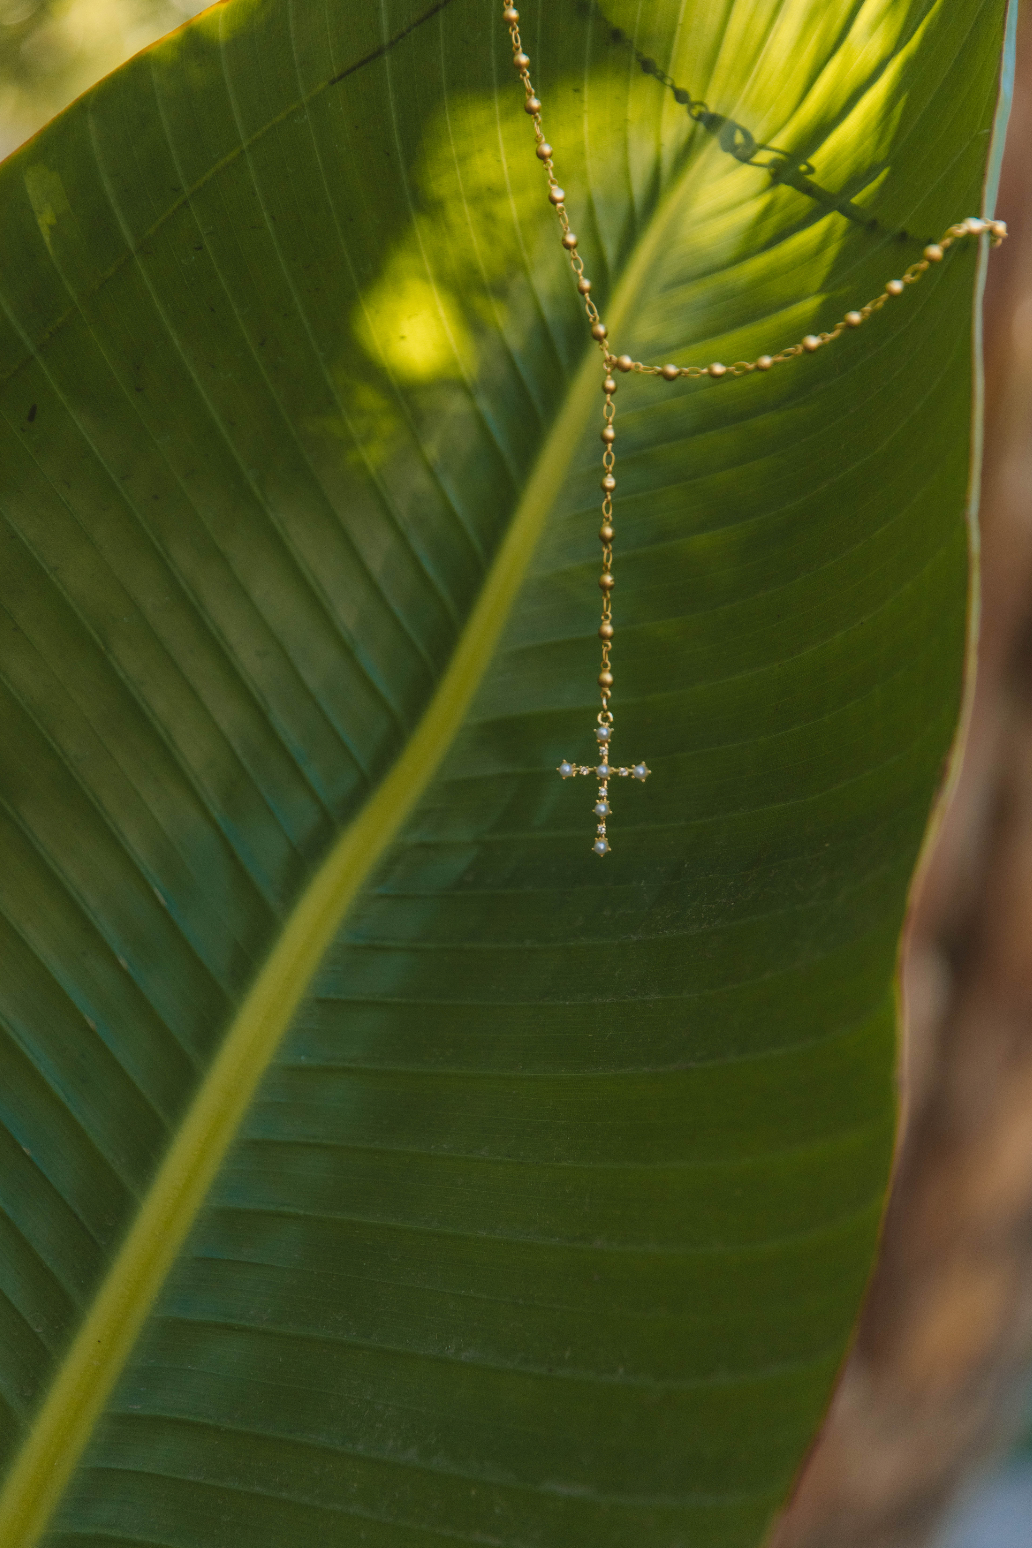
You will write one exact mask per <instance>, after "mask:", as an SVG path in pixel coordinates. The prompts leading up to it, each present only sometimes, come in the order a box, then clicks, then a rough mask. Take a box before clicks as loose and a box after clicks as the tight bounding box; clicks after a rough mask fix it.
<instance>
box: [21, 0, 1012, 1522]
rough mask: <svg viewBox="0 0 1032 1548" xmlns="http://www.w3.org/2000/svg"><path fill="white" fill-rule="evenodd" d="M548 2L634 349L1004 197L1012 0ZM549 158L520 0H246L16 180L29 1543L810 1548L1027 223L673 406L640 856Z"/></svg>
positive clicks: (633, 438)
mask: <svg viewBox="0 0 1032 1548" xmlns="http://www.w3.org/2000/svg"><path fill="white" fill-rule="evenodd" d="M523 9H524V16H523V20H522V23H521V25H522V34H523V40H524V44H525V46H526V48H527V50H528V52H529V54H530V56H531V59H532V69H533V75H534V81H535V85H536V86H537V88H538V90H539V92H540V95H541V98H542V101H543V103H544V123H545V129H546V132H547V134H548V136H549V139H550V141H551V143H552V145H553V147H554V155H555V163H556V166H557V169H558V172H559V176H560V178H561V180H562V182H563V186H564V187H565V190H566V195H567V207H568V209H569V211H570V218H571V221H572V223H573V226H574V229H575V231H576V232H577V234H578V237H579V243H580V247H579V251H580V253H581V255H582V256H583V260H584V264H585V267H586V270H587V272H588V273H589V274H590V275H591V277H592V280H593V284H594V289H593V291H592V295H593V297H594V298H595V299H596V301H597V303H598V306H599V308H600V310H601V312H602V313H603V315H604V317H605V319H606V321H607V323H608V325H609V329H610V342H611V344H612V345H613V347H614V350H617V351H620V350H624V349H626V350H627V351H629V352H630V353H631V354H632V355H634V356H636V357H637V358H640V359H643V360H646V361H651V362H655V363H662V362H663V361H667V360H669V361H673V362H675V363H680V364H685V363H701V364H703V365H705V364H707V363H708V362H710V361H713V360H720V361H723V362H729V363H730V362H734V361H736V360H739V359H745V360H751V359H753V358H755V356H756V355H757V354H759V353H761V352H764V351H765V352H768V353H772V354H773V353H776V352H778V351H780V350H782V349H784V348H785V347H786V346H788V345H791V344H793V343H794V342H796V341H797V340H798V339H799V338H801V336H802V335H804V334H806V333H810V332H816V333H820V332H821V331H828V330H830V329H831V328H832V327H833V325H834V324H835V322H836V321H837V320H838V319H839V318H840V317H841V316H842V315H843V314H844V312H845V311H846V310H847V309H849V308H855V307H858V306H860V305H861V304H863V303H864V302H866V301H867V300H868V299H870V298H871V297H873V296H876V295H878V294H880V293H881V291H882V287H883V285H884V283H885V281H886V280H887V279H888V278H890V277H892V276H893V275H896V274H898V273H900V272H901V271H903V270H904V269H905V268H906V267H907V266H908V265H909V264H910V263H911V262H913V261H914V260H915V259H916V258H919V257H920V254H921V250H922V248H923V246H924V245H925V244H927V243H928V242H929V241H931V240H932V239H934V238H935V237H936V236H937V235H938V234H939V233H940V232H941V231H942V230H943V229H944V227H945V226H947V225H948V224H949V223H950V222H952V221H955V220H958V219H960V218H962V217H965V216H970V215H973V214H977V213H979V212H980V211H981V210H982V209H983V208H989V207H991V202H992V196H993V180H994V176H995V173H994V166H995V161H994V160H993V159H992V157H991V156H990V135H991V131H992V127H993V123H994V115H996V116H997V118H999V117H1000V109H999V107H998V103H999V102H1000V101H1001V100H1003V98H1005V95H1006V93H1005V91H1004V93H1003V96H1002V97H1001V63H1000V60H1001V46H1002V44H1003V41H1004V34H1005V28H1006V23H1005V15H1004V6H1003V3H1002V0H949V3H946V0H722V3H721V4H719V5H717V4H713V3H711V0H687V3H682V0H652V3H650V4H649V5H646V6H642V5H640V4H637V3H636V0H604V3H603V4H595V3H586V0H526V3H525V4H524V7H523ZM1003 73H1004V76H1005V74H1006V72H1005V71H1004V72H1003ZM1004 85H1005V81H1004ZM996 143H997V152H996V154H997V156H998V147H999V135H998V136H997V142H996ZM545 193H546V186H545V181H544V174H543V172H542V168H541V166H540V164H539V162H538V161H537V160H536V158H535V156H534V143H533V135H532V130H531V125H530V122H529V121H528V119H527V117H526V116H525V114H524V113H523V111H522V100H521V90H520V87H519V83H518V81H517V80H516V78H515V76H514V74H513V70H512V62H511V49H510V43H509V38H508V33H507V30H506V27H505V25H504V23H503V20H502V16H501V5H500V4H493V3H490V4H489V3H488V0H437V3H431V0H382V3H381V4H380V5H376V6H374V5H360V4H354V3H352V4H343V5H336V6H323V5H320V4H317V3H315V0H231V3H229V4H225V5H221V6H215V7H213V8H212V9H211V10H210V11H207V12H205V13H204V14H202V15H201V16H200V17H198V18H197V19H196V20H194V21H193V22H191V23H190V24H188V25H186V26H185V27H183V28H181V29H180V30H179V31H177V32H176V33H173V34H172V35H170V36H169V37H168V38H166V39H164V40H162V41H161V42H160V43H159V44H158V45H156V46H155V47H153V48H152V49H150V50H148V51H146V52H145V53H143V54H141V55H139V56H138V57H136V58H135V59H133V60H131V61H130V62H129V63H128V64H127V65H125V66H124V67H123V68H121V69H120V70H118V71H116V72H115V73H114V74H113V75H112V76H110V77H108V78H107V79H106V80H104V81H102V82H101V83H100V84H99V85H98V86H96V87H95V88H94V89H93V90H91V91H90V92H88V93H87V94H86V95H85V96H84V97H83V98H81V99H80V100H79V101H78V102H77V103H75V104H74V105H73V106H72V107H71V108H70V109H69V110H68V111H66V112H65V113H64V114H62V115H61V116H59V117H58V118H57V119H56V120H55V121H54V122H53V123H51V124H50V125H49V126H48V127H47V128H46V129H44V130H43V131H42V132H41V133H40V134H39V135H38V136H36V138H35V139H33V140H32V141H30V142H29V143H28V144H27V145H26V146H24V147H23V148H22V149H21V150H20V151H18V152H17V153H16V154H15V155H14V156H13V157H11V158H9V159H8V160H7V162H5V163H4V165H3V167H2V168H0V231H2V241H0V253H2V276H0V383H2V385H0V395H2V411H3V420H2V425H3V430H2V434H3V450H2V455H0V510H2V527H0V535H2V544H3V550H2V553H3V558H2V564H0V571H2V578H0V589H2V596H0V601H2V613H0V619H2V675H0V702H2V714H3V722H4V737H3V747H2V751H0V827H2V837H0V845H2V852H3V857H4V858H3V866H2V877H0V896H2V905H0V951H2V960H3V970H2V982H0V1065H2V1082H0V1086H2V1090H0V1102H2V1112H0V1120H2V1122H0V1147H2V1153H3V1164H2V1167H0V1190H2V1193H0V1326H2V1333H0V1436H2V1449H3V1455H4V1463H5V1467H6V1470H7V1471H6V1478H7V1482H6V1485H5V1489H4V1493H3V1495H2V1498H0V1541H2V1542H3V1544H4V1548H29V1545H30V1544H32V1543H34V1542H37V1541H43V1542H45V1543H47V1544H51V1545H58V1544H60V1545H61V1548H87V1545H90V1548H97V1545H100V1544H111V1543H118V1544H121V1545H123V1548H126V1545H128V1548H142V1545H144V1544H147V1545H167V1548H225V1545H229V1544H238V1543H246V1544H247V1545H248V1548H287V1545H290V1548H296V1545H302V1544H315V1543H319V1544H341V1545H343V1544H347V1545H352V1544H359V1543H361V1544H364V1545H368V1548H432V1545H435V1544H444V1543H459V1544H461V1543H467V1544H479V1545H499V1548H502V1545H504V1548H579V1545H584V1548H588V1545H590V1548H688V1545H692V1548H755V1545H757V1544H758V1543H759V1542H760V1541H761V1540H762V1538H763V1536H764V1534H765V1533H766V1532H767V1530H768V1528H769V1526H770V1523H771V1522H772V1521H773V1520H774V1519H775V1517H776V1515H777V1512H778V1510H779V1508H780V1506H781V1505H782V1503H783V1501H784V1499H785V1497H786V1494H787V1493H788V1491H789V1489H790V1487H791V1484H792V1480H793V1477H794V1476H795V1474H796V1471H797V1469H798V1468H799V1466H800V1463H801V1461H802V1459H803V1457H804V1455H805V1452H806V1449H807V1447H808V1446H809V1444H810V1443H811V1440H812V1438H813V1436H814V1434H815V1432H816V1430H817V1429H818V1427H819V1424H820V1422H821V1418H822V1415H823V1413H824V1412H825V1410H826V1407H827V1404H828V1401H829V1397H830V1394H831V1392H832V1389H833V1386H834V1382H835V1379H836V1374H837V1372H838V1370H839V1369H840V1366H841V1363H842V1361H843V1358H844V1356H845V1353H846V1351H847V1349H848V1346H849V1341H850V1338H851V1330H852V1329H853V1327H854V1325H855V1321H856V1317H857V1314H858V1308H859V1306H860V1304H861V1300H862V1296H863V1293H864V1287H865V1284H866V1281H867V1279H868V1276H869V1273H870V1270H871V1265H872V1262H873V1259H874V1256H875V1253H876V1250H877V1243H878V1234H879V1228H880V1222H881V1218H882V1214H883V1209H884V1203H885V1196H886V1190H887V1185H888V1179H889V1174H890V1169H891V1162H892V1155H893V1147H894V1136H895V1132H896V1121H897V1102H896V1090H895V1086H896V1078H895V1072H896V1033H897V1006H896V992H895V964H896V955H897V944H898V940H899V937H900V931H901V926H902V923H903V920H904V915H905V909H906V903H907V897H908V889H909V887H910V884H911V878H912V875H913V873H914V869H915V865H916V863H917V861H918V857H919V854H920V851H921V846H922V842H923V839H924V835H925V833H926V828H927V825H928V822H929V814H930V812H931V811H932V809H933V804H934V802H935V798H936V794H937V792H938V791H939V790H940V787H941V784H942V780H943V773H944V769H945V768H946V767H947V766H948V765H947V762H946V760H947V759H948V757H949V754H950V749H951V747H952V746H953V745H954V740H955V731H956V727H957V724H958V716H959V714H960V711H961V706H962V702H963V694H964V683H965V658H966V654H967V642H968V638H969V636H970V634H971V628H972V626H971V614H972V608H971V603H970V590H969V549H970V546H971V545H970V537H969V519H968V518H969V516H970V509H971V504H972V500H971V493H970V491H971V488H972V484H973V477H974V474H975V472H976V471H977V396H978V394H977V375H976V371H975V366H974V364H973V362H974V360H975V359H976V357H977V349H975V350H973V340H974V341H975V343H976V344H977V337H976V335H977V326H976V324H975V322H974V319H975V318H976V313H977V306H976V302H977V296H978V291H979V285H980V283H981V274H982V272H983V268H984V261H985V254H984V252H982V254H981V258H980V248H981V249H984V248H985V246H986V242H985V239H984V238H982V239H980V242H979V241H976V240H965V241H963V242H959V243H958V244H957V245H956V246H955V248H954V249H953V250H951V251H950V253H949V254H948V256H947V258H946V260H945V261H944V262H942V263H941V264H935V265H933V266H932V267H931V268H930V270H929V272H928V273H927V274H926V275H925V276H924V277H923V278H922V279H921V282H920V283H919V284H917V285H914V286H912V287H910V288H909V289H908V290H907V292H906V294H905V295H903V296H902V297H900V298H899V299H898V300H897V299H894V300H892V301H891V303H889V304H888V305H886V306H885V307H884V308H883V309H882V310H881V311H879V312H878V313H876V315H874V316H873V317H872V318H871V319H870V321H868V322H867V323H866V324H865V325H864V326H863V327H860V328H858V329H856V330H855V331H853V330H849V331H847V333H846V334H845V335H844V336H843V337H841V338H838V339H837V340H835V341H834V342H833V344H830V345H828V347H826V348H822V349H820V350H818V351H817V352H816V353H814V354H813V355H808V354H804V355H803V356H801V357H797V358H791V359H789V360H788V361H786V362H783V363H780V364H778V365H777V366H776V368H775V369H772V370H770V371H768V372H766V373H764V372H759V371H757V372H752V373H748V374H744V375H740V376H737V377H736V376H733V375H729V376H726V377H725V378H723V379H720V380H718V379H715V378H711V377H709V376H706V377H702V378H700V379H697V380H696V379H691V380H688V379H684V378H681V379H679V380H678V381H676V382H674V383H667V382H666V381H663V380H662V379H657V378H653V377H643V376H637V375H633V376H629V377H621V378H620V381H619V390H618V393H617V397H616V405H617V416H616V425H617V430H618V435H617V442H616V448H617V474H618V485H619V487H618V491H617V504H616V512H617V517H616V524H617V530H618V537H617V549H616V572H615V573H616V580H617V585H616V590H615V592H614V599H615V600H614V613H615V620H616V636H615V640H614V654H613V662H614V671H615V678H616V686H615V690H614V699H613V710H614V715H615V726H614V738H613V747H614V752H615V755H616V760H617V761H618V762H620V761H623V760H627V761H628V762H636V761H637V760H639V759H647V761H648V766H649V768H650V770H651V774H650V777H649V778H648V780H647V782H644V783H641V782H637V781H634V780H631V779H628V780H626V781H622V780H619V779H617V780H615V782H614V786H613V792H612V793H613V798H614V799H613V805H614V808H615V811H614V815H613V816H612V817H611V819H610V821H609V839H610V842H611V845H612V851H611V853H609V854H608V855H606V856H605V857H604V859H602V860H600V859H599V858H598V857H597V856H596V855H595V854H593V853H592V841H593V838H594V832H595V818H594V816H593V814H592V810H591V806H592V801H593V798H594V797H593V790H592V787H591V785H590V783H589V781H587V780H583V779H577V780H573V781H572V782H568V781H564V780H562V779H560V778H559V776H558V774H557V773H556V767H557V765H558V764H559V762H560V761H561V760H563V759H574V760H576V761H577V763H578V764H580V763H582V762H584V760H588V761H589V762H590V761H591V760H593V758H594V757H595V756H596V755H597V748H596V743H595V741H594V737H593V730H594V727H595V717H596V713H597V709H598V700H597V687H596V683H595V678H596V674H597V672H598V641H597V638H596V628H597V621H598V596H599V592H598V590H597V586H596V581H597V576H598V543H597V537H596V528H597V524H598V513H599V502H600V498H601V496H600V493H599V488H598V480H599V476H600V462H599V459H600V451H601V446H600V442H599V439H598V437H599V430H600V427H601V408H602V397H601V394H600V391H599V388H600V379H601V373H600V369H599V365H600V361H599V355H598V351H597V349H596V348H595V347H594V345H593V344H592V343H591V340H590V338H589V337H588V333H587V328H586V324H585V320H584V316H583V312H582V310H581V307H580V303H579V299H578V296H577V293H576V291H575V289H574V287H573V284H572V281H571V278H570V272H569V267H568V265H567V263H566V260H565V256H564V254H563V251H562V249H561V247H560V245H559V241H558V236H559V232H558V228H557V226H556V222H555V216H554V213H553V212H552V210H551V209H550V207H549V204H548V202H547V199H546V197H545ZM973 330H974V331H973ZM973 426H974V427H975V428H974V429H973Z"/></svg>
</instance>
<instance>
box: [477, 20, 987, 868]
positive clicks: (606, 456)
mask: <svg viewBox="0 0 1032 1548" xmlns="http://www.w3.org/2000/svg"><path fill="white" fill-rule="evenodd" d="M502 20H503V21H505V22H506V23H507V24H508V28H509V36H510V38H511V39H512V62H513V65H514V66H515V68H516V73H517V75H518V76H519V78H520V81H521V82H522V84H523V92H524V102H523V108H524V111H525V112H526V113H527V114H528V115H529V117H530V119H531V121H532V123H533V125H534V139H535V141H536V155H537V158H538V160H539V161H540V162H541V164H542V167H543V169H544V172H545V176H546V178H547V180H548V199H549V202H550V203H551V205H552V207H553V209H554V210H555V213H556V218H557V219H558V222H559V227H560V232H561V235H560V240H561V242H562V245H563V247H564V248H565V250H566V254H567V257H568V258H569V262H570V268H571V269H572V270H573V276H574V279H575V280H576V283H577V290H578V292H579V294H580V295H581V297H582V298H583V302H584V311H585V313H586V315H587V319H588V324H589V326H590V328H591V337H592V338H593V339H594V341H595V343H596V344H597V345H598V347H599V350H600V352H601V355H602V369H603V373H604V374H603V379H602V396H603V408H602V523H601V526H600V527H599V533H598V535H599V540H600V541H601V544H602V573H601V574H600V576H599V578H598V584H599V589H600V590H601V592H602V616H601V620H600V622H599V626H598V635H599V639H600V640H601V642H602V660H601V666H600V670H599V674H598V687H599V694H600V697H601V700H602V708H601V710H600V711H599V713H598V716H597V717H596V721H597V723H596V727H595V738H596V740H597V742H598V750H597V754H596V755H597V757H598V763H597V764H583V765H582V764H577V763H571V762H569V760H568V759H565V758H564V759H563V761H562V763H560V764H559V766H558V771H557V772H558V773H559V774H560V775H561V777H562V778H563V779H572V778H573V777H574V776H575V775H578V774H581V775H594V776H595V777H596V778H597V779H598V797H597V800H596V802H595V807H594V811H595V817H596V825H595V841H594V843H593V844H592V846H591V847H592V849H593V850H594V852H595V854H596V855H599V856H600V857H601V856H603V855H606V854H608V853H609V840H608V837H607V834H606V821H607V818H609V817H610V816H611V808H610V805H609V781H610V779H611V778H612V777H613V776H614V775H616V776H623V777H624V778H633V779H636V780H639V781H642V782H644V781H645V780H646V779H648V777H649V774H650V773H651V770H650V769H649V768H648V767H647V766H646V765H645V764H644V763H636V764H633V765H631V766H629V767H621V768H615V767H613V766H612V765H611V764H610V761H609V759H610V757H611V753H612V739H613V713H612V710H611V709H610V708H609V701H610V699H611V697H612V693H613V667H612V659H611V652H612V642H613V587H614V585H615V581H614V578H613V539H614V537H615V530H614V523H613V494H614V492H615V490H616V476H615V473H614V469H615V467H616V452H615V450H614V443H615V441H616V428H615V425H614V423H613V422H614V420H615V418H616V406H615V404H614V402H613V398H614V395H615V393H616V388H617V380H616V377H615V376H614V375H613V372H614V371H619V372H623V373H627V372H630V373H634V374H637V375H638V376H658V377H661V378H662V380H663V381H666V382H676V381H679V380H680V379H681V378H682V377H687V378H688V379H695V378H698V377H702V376H706V377H709V378H710V379H711V380H713V381H719V380H720V379H721V378H723V377H734V376H748V375H749V374H751V372H753V371H769V370H771V368H772V367H773V366H776V365H783V364H784V363H785V362H786V361H788V360H792V359H794V358H795V357H796V356H797V355H812V354H816V352H817V351H818V350H819V349H823V348H824V346H825V345H826V344H831V343H833V342H834V341H835V340H836V339H837V338H840V337H841V336H842V334H843V333H846V332H848V331H849V330H850V329H853V328H859V327H860V326H861V325H862V324H863V323H865V322H866V321H867V320H868V318H869V317H873V315H874V314H875V312H880V311H881V309H882V307H883V306H886V305H887V304H888V302H889V301H892V300H893V299H895V298H896V297H897V296H901V295H903V293H904V291H905V290H906V289H907V286H908V285H914V284H916V283H917V281H918V280H919V279H920V278H921V276H922V275H923V274H926V273H927V271H928V270H929V269H930V268H932V267H933V265H935V264H939V263H941V262H942V261H943V259H944V258H945V257H946V255H947V253H948V252H949V250H950V248H951V247H953V246H954V245H955V244H956V243H957V242H960V241H962V240H963V239H964V238H965V237H972V236H982V235H987V236H988V237H989V239H990V242H991V243H992V245H993V247H998V246H999V245H1000V243H1001V242H1002V241H1003V239H1004V237H1005V236H1006V235H1007V227H1006V225H1005V223H1004V222H1003V221H1002V220H985V219H982V218H981V217H979V216H977V215H973V216H970V217H969V218H968V219H966V220H961V221H958V222H957V223H956V224H955V225H952V226H949V227H947V229H946V231H944V233H943V235H942V236H941V237H940V238H939V240H938V241H937V242H930V243H929V244H928V246H927V247H926V248H925V249H924V252H923V254H922V256H921V257H920V258H918V259H917V260H916V261H915V262H914V263H912V264H911V265H910V266H909V268H907V269H906V270H905V271H904V272H903V273H902V274H901V275H900V277H899V278H898V279H890V280H888V281H887V282H886V284H885V286H884V288H883V290H882V291H881V293H880V294H879V295H877V296H875V297H874V299H873V300H871V301H868V302H866V303H865V304H864V305H863V306H861V307H859V308H858V309H857V310H856V311H850V312H846V314H845V316H844V317H842V318H841V319H840V320H839V321H838V322H837V323H836V324H835V326H834V327H833V328H832V329H830V330H829V331H828V332H826V333H808V334H807V335H806V336H805V338H802V339H800V340H799V342H798V343H796V344H789V345H787V346H786V347H785V348H784V349H781V350H778V351H777V352H776V353H775V354H769V355H767V354H764V355H758V356H757V357H756V359H755V360H736V361H735V362H734V364H733V365H729V366H728V365H723V364H722V363H721V362H720V361H719V360H713V361H711V362H710V364H709V365H673V364H667V365H647V364H645V363H644V362H643V361H641V360H634V359H632V357H631V356H630V355H622V354H621V355H618V354H615V353H614V351H613V348H612V346H611V344H610V342H609V329H608V328H607V327H606V325H605V323H604V322H603V321H602V318H601V316H600V314H599V310H598V308H597V306H596V305H595V303H594V301H593V300H592V299H591V281H590V279H589V278H588V276H587V275H586V274H585V272H584V261H583V259H582V258H581V255H580V253H579V252H578V239H577V236H576V233H575V232H574V231H572V230H571V228H570V217H569V215H568V214H567V211H566V194H565V192H564V190H563V189H562V188H561V187H560V186H559V180H558V178H557V177H556V172H555V163H554V162H553V160H552V147H551V146H550V145H549V143H548V141H547V140H546V138H545V131H544V128H543V126H542V122H541V102H540V99H539V98H538V96H537V93H536V92H535V90H534V86H533V83H532V81H531V79H530V58H529V55H527V54H525V53H524V51H523V45H522V43H521V42H520V31H519V21H520V13H519V11H518V10H517V9H516V7H515V6H514V5H510V4H508V3H506V4H505V5H504V7H503V9H502ZM654 73H658V72H654Z"/></svg>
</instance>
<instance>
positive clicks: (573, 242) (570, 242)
mask: <svg viewBox="0 0 1032 1548" xmlns="http://www.w3.org/2000/svg"><path fill="white" fill-rule="evenodd" d="M563 246H564V247H565V248H566V250H567V252H569V253H572V252H573V249H574V248H575V247H576V246H577V238H576V236H575V235H574V233H573V232H572V231H564V232H563Z"/></svg>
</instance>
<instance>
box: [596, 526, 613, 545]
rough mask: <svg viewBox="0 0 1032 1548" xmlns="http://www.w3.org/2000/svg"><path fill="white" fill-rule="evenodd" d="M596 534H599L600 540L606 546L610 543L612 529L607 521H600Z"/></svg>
mask: <svg viewBox="0 0 1032 1548" xmlns="http://www.w3.org/2000/svg"><path fill="white" fill-rule="evenodd" d="M598 535H599V538H600V540H601V541H602V542H603V543H604V544H605V546H606V547H607V548H608V547H609V545H610V543H611V542H612V541H613V529H612V527H611V526H610V525H609V523H608V521H604V522H603V523H602V525H601V527H599V529H598Z"/></svg>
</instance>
